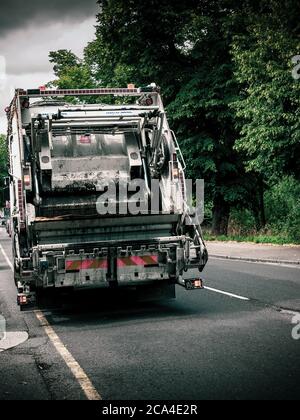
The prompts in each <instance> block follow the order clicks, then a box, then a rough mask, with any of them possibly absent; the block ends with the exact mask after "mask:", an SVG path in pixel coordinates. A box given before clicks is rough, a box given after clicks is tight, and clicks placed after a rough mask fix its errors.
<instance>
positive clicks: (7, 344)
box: [0, 332, 28, 352]
mask: <svg viewBox="0 0 300 420" xmlns="http://www.w3.org/2000/svg"><path fill="white" fill-rule="evenodd" d="M27 340H28V334H27V332H6V333H5V336H4V338H3V339H2V340H0V352H2V351H5V350H9V349H12V348H14V347H17V346H19V345H20V344H23V343H25V341H27Z"/></svg>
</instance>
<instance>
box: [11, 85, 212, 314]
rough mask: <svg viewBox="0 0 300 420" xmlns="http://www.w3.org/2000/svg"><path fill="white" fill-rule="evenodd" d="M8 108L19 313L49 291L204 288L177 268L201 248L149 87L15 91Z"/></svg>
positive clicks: (173, 144) (198, 264)
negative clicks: (178, 286) (41, 293)
mask: <svg viewBox="0 0 300 420" xmlns="http://www.w3.org/2000/svg"><path fill="white" fill-rule="evenodd" d="M91 98H92V99H93V100H92V101H91ZM91 102H92V104H91ZM6 112H7V118H8V136H7V143H8V148H9V178H8V182H9V189H10V212H11V215H10V216H11V234H12V250H13V266H14V280H15V284H16V287H17V292H18V293H17V301H18V304H19V305H20V307H21V309H23V308H25V307H26V306H28V305H33V304H35V303H36V297H37V295H38V294H39V292H43V291H45V290H49V289H55V290H73V291H74V290H84V289H112V290H116V289H118V290H122V289H125V288H132V289H143V288H144V289H145V290H147V293H148V294H149V295H151V293H152V292H153V293H154V294H155V295H156V296H162V297H166V296H168V297H171V298H173V297H175V286H176V284H178V285H180V286H183V287H185V288H186V289H187V290H196V289H202V288H203V283H202V279H201V278H200V277H198V276H196V278H188V275H184V273H186V272H188V270H189V269H191V268H197V269H199V271H200V272H202V271H203V269H204V268H205V265H206V263H207V260H208V254H207V250H206V247H205V243H204V240H203V236H202V232H201V227H200V222H198V221H197V218H195V214H194V213H193V210H191V208H192V207H191V205H190V203H189V202H188V200H187V188H186V178H185V163H184V158H183V155H182V152H181V150H180V147H179V145H178V142H177V139H176V136H175V133H174V132H173V131H172V130H171V129H170V127H169V124H168V120H167V114H166V111H165V109H164V105H163V102H162V97H161V93H160V89H159V88H158V87H157V86H156V85H155V84H152V85H150V86H146V87H144V88H136V87H135V86H132V85H130V86H128V87H127V88H98V89H74V90H59V89H49V88H47V87H43V86H42V87H40V88H38V89H27V90H23V89H17V90H16V91H15V95H14V98H13V99H12V101H11V103H10V105H9V106H8V107H7V109H6Z"/></svg>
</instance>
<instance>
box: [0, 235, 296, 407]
mask: <svg viewBox="0 0 300 420" xmlns="http://www.w3.org/2000/svg"><path fill="white" fill-rule="evenodd" d="M0 244H1V246H2V249H3V251H4V252H5V254H6V255H7V256H8V258H9V259H10V258H11V253H10V249H11V246H10V240H9V238H8V237H7V236H6V234H5V233H4V231H1V230H0ZM299 274H300V268H299V267H298V266H280V265H276V266H275V265H269V264H253V263H249V262H243V261H236V260H224V259H223V260H221V259H215V258H211V259H210V261H209V264H208V266H207V268H206V270H205V272H204V273H203V278H204V281H205V285H206V289H204V290H202V291H192V292H187V291H185V290H184V289H183V288H180V287H178V290H177V299H176V300H174V301H166V302H160V303H147V304H145V303H144V304H141V303H138V302H134V301H133V302H132V301H129V300H127V298H125V295H124V298H123V299H120V300H118V301H117V300H115V299H114V298H113V297H111V298H110V299H101V296H100V295H99V294H98V293H96V292H95V293H93V296H92V297H91V296H90V297H89V298H86V297H85V298H83V296H82V300H80V301H74V302H73V303H71V304H66V305H63V306H62V307H55V305H54V306H53V307H51V306H49V308H43V309H41V311H40V312H39V316H37V313H36V312H35V311H28V312H20V311H19V308H18V307H17V305H16V303H15V300H16V290H15V286H14V283H13V276H12V272H11V269H10V266H9V264H8V261H7V259H5V257H4V254H3V252H2V251H0V314H2V316H3V317H4V318H5V320H6V325H7V332H9V333H14V332H25V333H27V334H28V339H27V340H26V341H25V342H23V343H22V344H20V345H18V346H16V347H13V348H11V349H9V350H6V351H3V352H1V353H0V372H1V376H0V400H16V399H17V400H64V399H67V400H86V399H87V397H88V396H90V399H92V397H93V395H94V396H95V395H98V396H99V397H101V398H102V399H103V400H108V401H110V400H132V399H133V400H143V399H146V400H162V401H165V400H178V401H182V400H193V399H196V400H207V399H208V400H216V399H218V400H219V399H221V400H254V399H269V400H299V396H300V382H299V377H300V358H299V352H300V340H299V339H298V338H300V316H299V313H300V275H299ZM189 275H197V273H196V272H193V273H189ZM41 317H42V318H43V320H42V322H41ZM38 318H39V319H38ZM293 322H294V323H293ZM85 385H88V390H89V391H90V392H89V393H87V392H84V389H85V390H86V386H85Z"/></svg>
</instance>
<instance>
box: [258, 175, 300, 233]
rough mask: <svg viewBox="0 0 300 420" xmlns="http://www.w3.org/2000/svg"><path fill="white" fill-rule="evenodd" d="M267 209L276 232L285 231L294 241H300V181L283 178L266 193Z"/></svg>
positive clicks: (270, 222) (269, 219) (269, 222)
mask: <svg viewBox="0 0 300 420" xmlns="http://www.w3.org/2000/svg"><path fill="white" fill-rule="evenodd" d="M266 211H267V219H268V224H269V227H270V228H271V229H272V231H273V232H275V233H281V232H284V233H285V234H286V235H289V237H290V238H291V239H292V240H294V241H300V228H299V221H300V182H299V181H296V180H295V179H294V178H292V177H286V178H283V179H282V180H281V181H279V182H278V183H277V184H275V185H274V187H273V188H271V189H270V190H269V191H268V192H267V193H266Z"/></svg>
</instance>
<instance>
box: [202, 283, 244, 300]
mask: <svg viewBox="0 0 300 420" xmlns="http://www.w3.org/2000/svg"><path fill="white" fill-rule="evenodd" d="M204 289H206V290H209V291H210V292H215V293H219V294H221V295H225V296H229V297H232V298H235V299H239V300H244V301H249V300H250V299H249V298H247V297H244V296H239V295H234V294H233V293H229V292H224V291H223V290H218V289H213V288H212V287H206V286H205V287H204Z"/></svg>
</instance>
